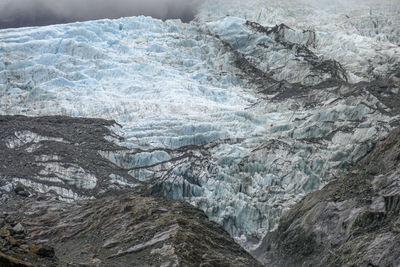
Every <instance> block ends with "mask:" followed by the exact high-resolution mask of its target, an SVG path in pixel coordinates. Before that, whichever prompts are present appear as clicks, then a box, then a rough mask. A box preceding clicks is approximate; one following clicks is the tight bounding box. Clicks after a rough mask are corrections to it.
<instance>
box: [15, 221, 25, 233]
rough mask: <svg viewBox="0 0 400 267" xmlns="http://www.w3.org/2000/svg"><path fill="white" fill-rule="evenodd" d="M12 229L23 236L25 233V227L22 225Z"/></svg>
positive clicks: (19, 224)
mask: <svg viewBox="0 0 400 267" xmlns="http://www.w3.org/2000/svg"><path fill="white" fill-rule="evenodd" d="M12 229H13V230H14V232H15V233H16V234H21V233H23V232H24V227H23V226H22V224H21V223H17V225H15V226H14V227H13V228H12Z"/></svg>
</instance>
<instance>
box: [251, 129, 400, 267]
mask: <svg viewBox="0 0 400 267" xmlns="http://www.w3.org/2000/svg"><path fill="white" fill-rule="evenodd" d="M399 214H400V128H397V129H396V130H394V131H393V132H392V133H391V134H390V135H389V136H388V137H387V138H386V139H385V140H383V141H381V142H379V143H378V144H377V145H376V147H375V148H374V149H373V151H372V152H370V153H369V154H368V155H367V156H366V157H364V158H363V159H362V160H361V161H359V162H358V164H357V165H356V166H355V167H354V168H352V169H351V170H350V172H349V173H347V174H346V175H344V176H343V177H341V178H340V179H338V180H335V181H333V182H331V183H329V184H328V185H327V186H325V187H324V188H323V189H322V190H319V191H316V192H314V193H311V194H309V195H308V196H306V197H305V198H304V199H303V200H302V201H301V202H300V203H298V204H297V205H295V206H294V207H293V208H292V209H291V210H290V211H289V212H288V213H286V214H285V215H284V216H283V217H282V218H281V220H280V224H279V227H278V229H277V230H276V231H275V232H273V233H271V234H268V235H267V236H266V237H265V238H264V240H263V242H262V245H261V246H260V247H259V248H258V249H257V250H256V251H255V252H254V255H256V256H257V257H258V259H259V260H260V261H261V262H263V263H264V264H265V265H267V266H399V265H400V250H399V248H400V217H399Z"/></svg>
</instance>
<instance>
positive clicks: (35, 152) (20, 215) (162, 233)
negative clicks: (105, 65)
mask: <svg viewBox="0 0 400 267" xmlns="http://www.w3.org/2000/svg"><path fill="white" fill-rule="evenodd" d="M113 124H115V122H113V121H106V120H101V119H83V118H69V117H61V116H58V117H39V118H35V117H29V118H28V117H23V116H1V117H0V125H1V127H0V135H1V140H2V141H3V142H2V144H1V150H0V151H1V152H0V159H1V162H2V166H1V168H0V174H1V178H2V179H1V183H2V185H3V186H2V187H1V189H0V190H1V191H0V192H1V204H0V228H1V231H0V250H1V251H2V253H0V263H1V266H259V263H258V262H257V261H256V260H255V259H254V258H252V256H250V254H248V253H247V252H246V251H245V250H244V249H243V248H241V247H240V246H239V245H238V244H237V243H235V242H234V240H233V238H232V237H230V236H229V234H228V233H227V232H226V231H225V230H223V229H222V228H221V226H219V225H218V224H216V223H213V222H210V221H209V220H208V218H207V217H206V216H205V214H204V213H203V212H202V211H201V210H199V209H197V208H195V207H193V206H191V205H190V204H187V203H185V202H182V201H174V200H166V199H162V198H153V197H151V196H147V197H146V196H145V195H146V194H147V192H149V190H147V188H148V186H147V185H144V184H141V183H134V182H135V181H134V179H133V178H132V177H129V176H128V174H127V171H125V170H123V169H121V168H119V167H118V166H116V165H114V164H112V163H111V162H110V161H108V160H106V159H104V158H103V157H101V155H100V152H102V151H103V152H104V151H116V150H121V149H122V150H123V149H124V148H121V147H119V146H117V145H115V144H114V143H113V142H112V141H107V140H106V139H105V137H107V136H108V137H110V136H111V135H112V132H111V131H110V130H109V129H108V128H107V127H109V126H111V125H113ZM110 176H111V178H110ZM17 177H18V178H17ZM124 177H125V178H126V179H127V180H125V178H124ZM74 179H75V180H79V181H81V182H80V183H76V182H71V181H75V180H74ZM28 181H29V182H28ZM108 183H111V184H108ZM121 184H122V185H126V184H129V185H132V184H134V185H135V186H134V188H130V190H129V193H124V192H123V190H121V189H120V188H119V186H121ZM117 189H119V190H118V191H117ZM105 191H106V192H105ZM93 195H95V196H96V199H95V200H93V199H92V200H78V199H87V198H93ZM72 199H74V200H75V201H71V200H72Z"/></svg>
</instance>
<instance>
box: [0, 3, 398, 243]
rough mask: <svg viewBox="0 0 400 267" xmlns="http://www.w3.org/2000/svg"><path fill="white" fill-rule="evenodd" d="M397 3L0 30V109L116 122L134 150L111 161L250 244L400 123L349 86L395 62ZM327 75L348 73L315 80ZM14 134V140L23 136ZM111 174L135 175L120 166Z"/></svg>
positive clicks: (209, 7) (291, 6)
mask: <svg viewBox="0 0 400 267" xmlns="http://www.w3.org/2000/svg"><path fill="white" fill-rule="evenodd" d="M239 2H240V3H239ZM386 4H390V3H389V2H388V3H386ZM239 5H243V6H242V8H237V7H238V6H239ZM385 7H386V8H387V5H386V6H385ZM366 10H367V11H368V12H367V11H366ZM386 10H389V9H388V8H387V9H386ZM389 11H390V12H391V13H390V16H384V15H385V14H383V13H382V12H383V9H382V8H381V9H374V8H373V9H372V11H371V12H370V10H369V9H368V8H356V7H355V6H348V8H346V9H344V8H337V9H335V8H334V7H333V6H329V8H328V7H327V8H325V9H318V8H315V7H314V6H311V5H306V6H305V7H304V8H303V6H299V2H298V1H279V3H278V2H277V1H271V3H270V4H265V1H257V0H252V1H248V2H246V3H243V1H236V2H235V1H233V2H232V1H224V0H210V1H207V2H206V3H205V4H204V6H203V8H202V9H201V11H200V13H199V15H198V18H197V19H196V20H195V21H193V22H191V23H190V24H184V23H181V22H180V21H177V20H170V21H166V22H162V21H160V20H156V19H152V18H150V17H132V18H122V19H118V20H99V21H91V22H83V23H73V24H66V25H55V26H47V27H40V28H24V29H18V30H16V29H8V30H1V31H0V114H22V115H68V116H75V117H100V118H107V119H115V120H116V121H117V122H118V123H119V124H121V125H122V126H123V128H122V131H121V132H120V134H123V135H124V137H125V140H124V141H122V142H121V144H122V145H124V146H126V147H128V148H129V149H130V150H129V151H125V152H121V153H111V152H108V153H104V152H101V153H102V156H103V157H104V158H107V159H109V160H110V161H112V162H114V163H115V164H117V165H118V166H120V167H123V168H124V169H127V170H129V173H130V174H131V176H133V177H134V178H136V179H137V180H139V181H142V182H144V181H150V182H152V183H154V184H156V185H157V186H156V187H155V188H156V189H155V192H156V193H159V194H162V195H164V196H168V197H171V198H175V199H185V200H187V201H188V202H190V203H192V204H194V205H196V206H198V207H200V208H201V209H203V210H204V211H205V212H206V214H207V215H208V216H209V217H210V219H212V220H214V221H216V222H218V223H220V224H221V225H222V226H223V227H224V228H225V229H226V230H227V231H229V233H230V234H232V235H233V236H234V237H235V238H237V240H238V241H239V242H241V243H242V244H243V245H248V246H250V245H252V244H256V243H257V242H258V241H259V240H260V239H261V238H262V237H263V236H264V235H265V233H266V232H267V231H269V230H271V229H273V228H274V227H276V224H277V220H278V218H279V217H280V216H281V214H282V212H284V211H285V210H287V209H288V208H289V207H291V206H292V205H293V204H295V203H296V202H297V201H299V199H301V198H302V197H303V196H304V195H305V194H306V193H309V192H311V191H313V190H316V189H318V188H320V187H321V186H323V185H324V184H325V183H326V182H327V181H329V180H331V179H334V178H335V177H336V176H337V175H339V174H340V173H341V172H342V171H343V170H344V169H347V168H348V167H349V166H351V165H352V164H353V163H354V162H355V161H357V160H358V159H360V158H361V157H362V156H364V155H365V154H366V153H367V151H369V150H370V148H371V147H372V146H373V144H374V142H375V141H377V140H378V139H380V138H381V137H383V136H384V135H385V134H386V133H387V132H388V131H389V130H390V128H391V126H390V123H393V122H395V121H396V116H395V114H394V113H392V112H391V107H390V106H387V105H386V104H385V103H383V102H382V101H381V100H380V99H379V97H377V96H376V95H374V94H373V93H371V92H370V91H368V90H365V89H364V87H362V86H361V85H355V84H356V83H357V82H359V81H365V82H371V81H373V80H374V79H377V78H379V77H383V76H384V75H386V74H387V73H388V72H389V71H391V70H393V69H395V67H396V66H397V64H399V62H400V57H399V55H400V47H399V43H400V40H399V38H398V36H399V34H398V33H399V32H398V29H399V27H396V25H399V24H398V23H399V19H398V17H399V16H397V17H396V16H395V15H396V14H397V15H398V11H399V10H398V9H395V8H393V9H391V10H389ZM389 11H388V12H389ZM396 12H397V13H396ZM347 17H348V18H347ZM249 22H255V23H257V24H251V23H249ZM282 23H284V24H285V25H286V26H282V27H280V28H279V27H275V25H280V24H282ZM274 27H275V28H274ZM264 30H265V32H264ZM305 48H306V50H304V49H305ZM302 49H303V50H302ZM304 51H306V53H303V52H304ZM238 58H239V59H240V60H239V59H238ZM332 62H333V63H332ZM335 62H337V63H339V64H340V66H341V68H343V72H341V74H340V75H337V76H335V75H333V73H334V72H332V71H334V70H336V69H335V68H336V67H337V66H339V65H335V64H336V63H335ZM318 64H320V65H318ZM243 66H244V67H243ZM249 66H251V67H252V68H254V69H251V70H257V72H256V74H257V73H260V75H261V74H262V76H260V77H258V78H259V79H261V80H262V81H263V82H264V81H266V83H267V82H270V81H273V82H278V83H280V82H285V83H289V84H298V86H313V87H312V89H310V90H309V91H304V92H302V93H301V94H297V93H295V94H294V95H296V94H297V95H296V97H292V96H291V95H290V94H289V95H285V97H280V98H279V99H276V98H273V96H274V95H273V94H276V93H277V91H274V92H273V94H272V93H271V94H272V95H270V94H268V93H265V92H264V93H263V92H262V90H261V89H262V88H260V86H259V84H260V83H257V86H255V82H254V80H255V79H257V77H253V78H252V79H250V78H249V73H248V70H249ZM316 66H317V67H316ZM319 66H322V67H319ZM337 68H338V69H339V67H337ZM246 71H247V72H246ZM254 73H255V72H254ZM332 79H338V80H340V83H339V82H338V81H336V83H332V84H328V85H329V86H328V85H327V84H324V85H321V83H323V82H327V81H331V80H332ZM257 81H258V80H257ZM296 86H297V85H296ZM291 88H294V89H293V90H295V91H296V88H297V87H295V86H294V87H291ZM302 88H303V87H302ZM394 94H397V93H394ZM24 135H25V136H27V137H26V138H28V137H29V138H30V139H32V140H36V139H38V138H39V137H37V136H36V137H35V136H33V135H32V134H28V133H24ZM12 138H13V139H12V140H11V139H10V140H6V142H8V144H9V146H17V145H18V142H25V141H23V140H22V139H21V138H20V137H18V136H16V137H12ZM16 138H19V139H16ZM26 138H25V139H26ZM21 140H22V141H21ZM54 169H56V170H54ZM46 170H48V171H52V173H54V172H57V173H58V174H59V175H58V176H57V177H55V178H57V179H60V181H63V182H65V183H66V184H74V185H75V186H78V187H82V188H84V189H90V188H91V187H92V186H94V184H95V183H96V177H94V176H92V175H91V174H87V181H77V180H76V179H68V177H67V176H71V175H70V174H71V173H74V174H73V175H72V176H73V177H81V178H82V179H86V178H84V177H86V176H85V175H84V174H83V173H82V172H81V171H80V170H79V169H62V167H60V166H53V165H51V166H50V165H49V166H46ZM61 172H62V173H61ZM76 174H78V175H76ZM19 181H20V182H22V183H25V184H26V185H27V186H30V185H31V182H29V181H27V180H22V179H21V180H19ZM110 183H111V184H118V185H119V186H126V187H132V186H133V185H132V184H130V183H129V182H128V181H126V180H125V178H122V177H118V176H111V177H110ZM36 187H37V188H36ZM35 188H36V189H37V190H39V191H43V192H44V191H46V192H47V191H49V190H50V189H54V188H48V187H46V186H45V185H43V186H42V187H40V188H39V187H38V186H37V183H35ZM62 190H66V189H64V188H63V189H62ZM68 195H71V196H73V195H74V192H68Z"/></svg>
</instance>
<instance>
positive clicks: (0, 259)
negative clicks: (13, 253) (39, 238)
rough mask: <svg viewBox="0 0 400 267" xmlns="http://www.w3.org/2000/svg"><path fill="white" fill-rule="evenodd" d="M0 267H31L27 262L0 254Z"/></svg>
mask: <svg viewBox="0 0 400 267" xmlns="http://www.w3.org/2000/svg"><path fill="white" fill-rule="evenodd" d="M0 266H3V267H33V265H32V264H30V263H29V262H25V261H21V260H18V259H16V258H13V257H10V256H7V255H6V254H3V253H1V252H0Z"/></svg>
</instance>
